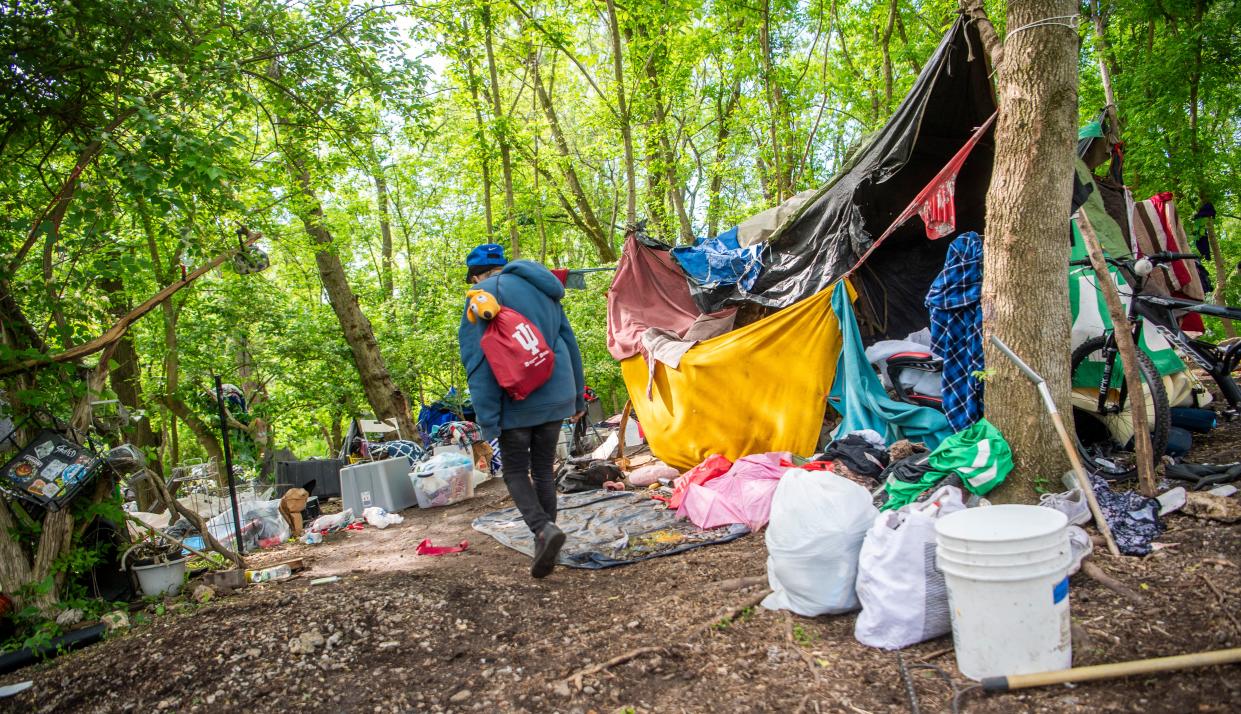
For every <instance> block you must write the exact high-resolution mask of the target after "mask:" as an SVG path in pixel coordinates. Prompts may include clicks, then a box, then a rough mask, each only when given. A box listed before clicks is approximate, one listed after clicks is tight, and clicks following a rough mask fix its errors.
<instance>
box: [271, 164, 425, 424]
mask: <svg viewBox="0 0 1241 714" xmlns="http://www.w3.org/2000/svg"><path fill="white" fill-rule="evenodd" d="M290 166H291V168H292V169H293V171H294V178H295V180H296V181H297V187H298V190H300V191H301V192H302V194H303V196H304V197H305V199H306V200H307V202H308V204H309V208H307V209H306V213H305V214H304V215H303V216H302V217H301V218H302V225H303V226H304V227H305V229H306V233H307V235H309V236H310V237H311V238H312V239H314V241H315V243H316V244H317V245H318V246H319V249H318V250H317V251H316V252H315V264H316V265H317V266H319V279H320V280H321V281H322V282H323V289H324V290H326V291H327V295H328V302H330V303H331V304H332V311H333V312H335V313H336V319H337V320H338V321H339V322H340V327H341V330H342V331H343V332H344V335H345V342H347V343H348V344H349V351H350V353H351V354H352V356H353V363H354V366H355V367H357V370H358V376H359V377H360V378H361V380H362V391H363V392H364V393H365V394H366V401H367V402H368V403H369V404H370V405H371V409H373V410H374V411H375V416H376V417H378V418H379V419H395V420H396V422H397V426H399V427H400V429H401V433H402V434H403V435H405V436H406V437H410V436H411V435H413V434H417V433H418V429H417V427H416V426H415V425H414V420H413V419H412V418H411V417H410V415H409V404H408V402H406V400H405V395H403V394H401V392H400V390H398V389H397V388H396V384H395V383H394V382H393V381H392V376H391V375H390V374H389V373H388V366H387V365H386V364H385V363H384V359H383V355H382V354H381V353H380V351H379V343H378V342H376V341H375V331H374V329H373V328H372V327H371V321H370V320H369V319H367V317H366V314H365V313H363V312H362V307H361V306H360V305H358V298H357V296H356V295H354V294H353V289H352V288H351V287H349V281H348V279H347V278H346V277H345V267H344V266H343V265H342V264H341V262H340V256H338V255H336V251H335V250H334V248H333V245H332V241H333V239H332V233H331V231H329V230H328V229H327V227H326V226H325V225H324V224H323V207H322V205H321V204H320V203H319V198H318V196H317V195H315V192H314V188H313V187H312V186H311V184H310V175H309V174H308V173H307V172H306V169H305V168H304V167H303V166H302V165H301V163H300V162H299V161H297V160H296V159H292V160H291V161H290Z"/></svg>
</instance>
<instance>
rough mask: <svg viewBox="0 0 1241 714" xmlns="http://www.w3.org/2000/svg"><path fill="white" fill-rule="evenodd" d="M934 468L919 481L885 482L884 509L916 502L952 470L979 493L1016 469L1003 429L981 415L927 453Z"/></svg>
mask: <svg viewBox="0 0 1241 714" xmlns="http://www.w3.org/2000/svg"><path fill="white" fill-rule="evenodd" d="M927 464H928V465H929V466H930V467H931V470H930V471H928V472H926V473H925V474H923V476H922V480H920V481H918V482H917V483H906V482H904V481H898V480H896V479H893V478H889V479H888V480H887V482H886V483H884V489H886V490H887V492H888V501H887V503H885V504H883V507H882V508H881V510H884V511H888V510H892V509H894V508H900V507H901V506H904V505H906V504H908V503H911V502H913V500H914V499H916V498H917V497H918V495H919V494H921V493H922V492H923V491H926V490H927V489H928V488H931V487H932V486H934V485H935V484H937V483H939V481H940V480H941V479H943V478H944V477H945V476H947V475H948V474H951V473H955V474H956V475H957V476H959V477H961V481H962V482H964V484H965V488H966V490H968V491H970V492H971V493H976V494H978V495H979V496H982V495H984V494H986V493H987V492H988V491H990V490H991V489H993V488H995V487H996V486H998V485H1000V482H1002V481H1003V480H1004V478H1005V477H1006V476H1008V474H1009V472H1011V471H1012V470H1013V452H1012V449H1010V448H1009V446H1008V442H1007V441H1005V440H1004V435H1003V434H1001V433H1000V430H999V429H997V428H995V426H994V425H993V424H992V423H991V422H989V421H987V420H986V419H979V420H978V421H976V422H974V424H972V425H971V426H969V427H967V428H965V429H963V430H962V431H958V432H957V433H955V434H953V435H952V436H949V437H948V438H947V439H944V440H943V442H941V443H940V445H939V446H938V447H937V448H936V449H935V450H934V451H932V452H931V455H930V456H929V457H927Z"/></svg>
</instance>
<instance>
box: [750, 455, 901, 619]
mask: <svg viewBox="0 0 1241 714" xmlns="http://www.w3.org/2000/svg"><path fill="white" fill-rule="evenodd" d="M876 515H878V511H877V510H875V507H874V506H873V505H872V504H871V496H870V493H869V492H868V491H867V490H866V489H864V488H862V487H861V486H859V485H857V484H856V483H853V482H852V481H850V480H848V479H846V478H843V477H841V476H837V475H836V474H832V473H826V472H823V471H803V470H801V469H789V470H788V471H786V472H785V473H784V476H782V477H781V478H780V484H779V485H778V486H777V487H776V494H775V496H774V497H773V498H772V501H771V520H770V522H769V523H768V524H767V535H766V541H767V581H768V583H769V584H770V585H771V590H772V593H771V594H770V595H768V596H767V597H766V599H764V600H763V607H765V608H767V609H768V610H792V611H793V612H795V613H797V614H798V615H805V616H807V617H814V616H816V615H824V614H837V613H842V612H849V611H851V610H856V609H857V608H858V599H857V595H856V594H855V593H854V588H853V585H854V580H855V579H856V578H857V563H858V550H859V549H861V547H862V540H863V538H865V537H866V529H867V528H869V527H870V524H871V523H873V522H874V520H875V516H876Z"/></svg>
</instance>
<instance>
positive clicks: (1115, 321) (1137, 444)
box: [1078, 221, 1159, 498]
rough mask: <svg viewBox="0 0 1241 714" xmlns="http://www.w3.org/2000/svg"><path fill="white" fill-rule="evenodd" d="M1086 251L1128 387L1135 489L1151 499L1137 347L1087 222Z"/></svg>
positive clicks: (1151, 462) (1153, 483) (1153, 484)
mask: <svg viewBox="0 0 1241 714" xmlns="http://www.w3.org/2000/svg"><path fill="white" fill-rule="evenodd" d="M1078 228H1079V229H1080V233H1081V236H1082V240H1083V241H1084V242H1085V243H1086V250H1087V252H1088V253H1089V254H1090V266H1091V267H1092V268H1094V273H1095V282H1096V284H1098V286H1099V290H1100V291H1102V293H1103V301H1104V302H1105V303H1107V314H1108V317H1110V318H1111V319H1112V338H1113V339H1115V340H1116V347H1117V348H1118V349H1119V350H1120V365H1121V368H1122V370H1123V371H1124V375H1125V384H1126V385H1128V387H1129V389H1128V392H1129V411H1130V412H1131V413H1132V414H1133V450H1134V453H1135V458H1136V459H1137V462H1138V490H1139V491H1141V492H1142V495H1143V496H1146V497H1148V498H1154V497H1155V495H1156V490H1157V489H1158V485H1159V482H1158V480H1157V479H1156V478H1155V450H1154V448H1153V447H1152V446H1151V432H1150V425H1149V424H1148V423H1147V422H1146V392H1145V390H1144V388H1143V387H1142V373H1141V372H1140V371H1139V370H1138V348H1137V344H1136V343H1135V342H1134V340H1133V332H1132V331H1131V329H1130V326H1129V317H1128V316H1127V315H1126V314H1125V308H1124V306H1123V305H1121V302H1120V291H1119V290H1117V289H1116V283H1115V282H1113V281H1112V274H1111V273H1110V272H1109V271H1108V269H1107V262H1106V261H1105V260H1104V259H1103V248H1102V246H1100V245H1099V237H1098V236H1096V235H1095V232H1094V228H1092V227H1091V226H1090V223H1089V221H1082V222H1081V224H1079V225H1078Z"/></svg>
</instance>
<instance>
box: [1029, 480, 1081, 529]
mask: <svg viewBox="0 0 1241 714" xmlns="http://www.w3.org/2000/svg"><path fill="white" fill-rule="evenodd" d="M1038 503H1039V505H1040V506H1043V507H1045V508H1051V509H1054V510H1057V511H1060V512H1061V513H1063V514H1064V515H1066V516H1068V519H1069V525H1073V526H1080V525H1082V524H1084V523H1089V522H1090V504H1088V503H1087V502H1086V494H1085V493H1083V492H1082V490H1081V489H1080V488H1075V489H1072V490H1070V491H1065V492H1064V493H1044V494H1043V495H1042V497H1040V498H1039V500H1038Z"/></svg>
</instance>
